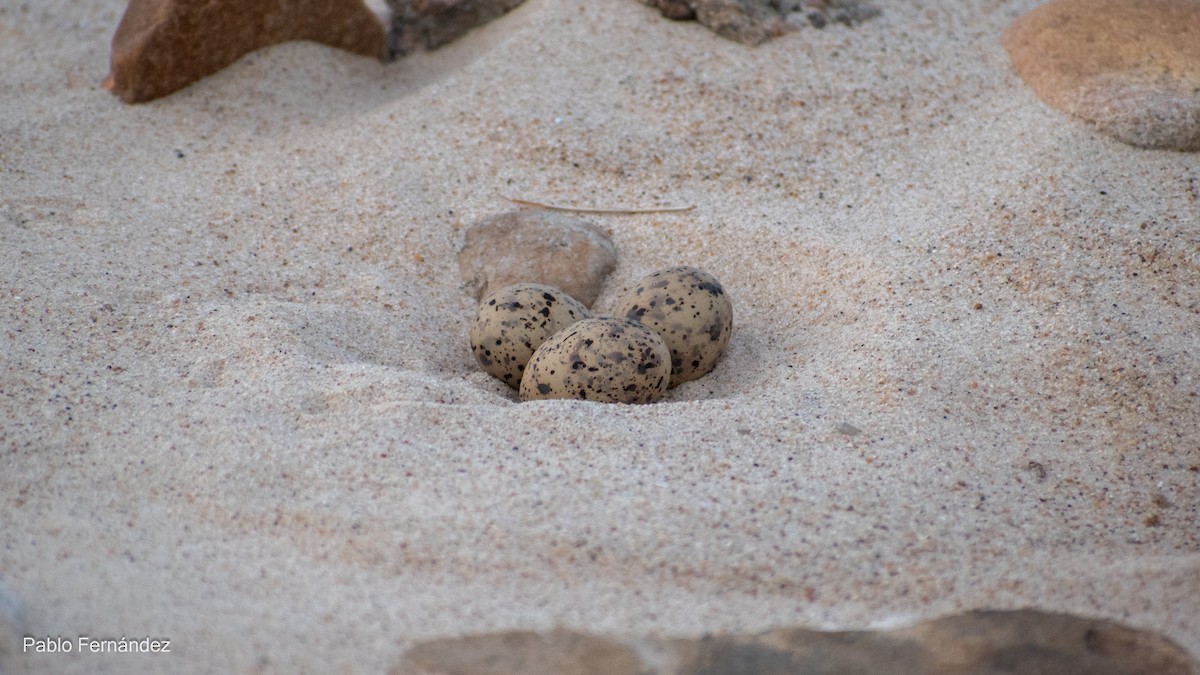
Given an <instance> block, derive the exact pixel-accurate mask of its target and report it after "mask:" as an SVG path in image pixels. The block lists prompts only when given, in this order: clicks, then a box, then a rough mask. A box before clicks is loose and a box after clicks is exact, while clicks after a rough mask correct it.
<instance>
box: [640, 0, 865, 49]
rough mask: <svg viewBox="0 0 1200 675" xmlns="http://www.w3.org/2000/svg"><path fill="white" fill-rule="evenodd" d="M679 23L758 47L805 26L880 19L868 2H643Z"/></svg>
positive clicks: (746, 0)
mask: <svg viewBox="0 0 1200 675" xmlns="http://www.w3.org/2000/svg"><path fill="white" fill-rule="evenodd" d="M641 2H642V4H645V5H650V6H651V7H655V8H657V9H658V11H659V12H661V13H662V15H663V16H665V17H667V18H668V19H675V20H677V21H686V20H690V19H695V20H696V21H699V22H700V23H701V24H702V25H704V26H705V27H706V28H708V29H709V30H711V31H713V32H714V33H716V34H717V35H720V36H721V37H723V38H727V39H730V40H733V41H735V42H741V43H743V44H750V45H756V44H759V43H761V42H765V41H766V40H768V39H770V38H773V37H778V36H780V35H783V34H784V33H786V32H787V31H788V30H791V29H795V28H797V27H799V26H801V25H804V24H810V25H812V26H815V27H817V28H824V27H825V26H827V25H829V24H831V23H842V24H845V25H848V26H853V25H855V24H858V23H861V22H863V21H866V20H867V19H870V18H872V17H875V16H878V15H879V10H878V9H876V8H875V7H872V6H871V5H870V4H868V3H867V2H865V1H864V0H641Z"/></svg>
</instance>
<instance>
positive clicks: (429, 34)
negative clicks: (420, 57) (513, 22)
mask: <svg viewBox="0 0 1200 675" xmlns="http://www.w3.org/2000/svg"><path fill="white" fill-rule="evenodd" d="M522 2H524V0H387V4H388V7H390V8H391V10H392V31H391V34H390V35H389V36H388V52H389V53H390V54H391V55H392V56H402V55H404V54H408V53H410V52H413V51H417V50H419V49H436V48H437V47H440V46H442V45H444V44H446V43H448V42H450V41H451V40H455V39H457V38H458V37H460V36H462V35H463V34H464V33H466V32H467V31H469V30H471V29H472V28H475V27H477V26H482V25H483V24H485V23H487V22H489V21H491V20H492V19H495V18H496V17H498V16H500V15H502V14H504V13H506V12H508V11H509V10H510V9H512V8H514V7H516V6H517V5H519V4H521V3H522Z"/></svg>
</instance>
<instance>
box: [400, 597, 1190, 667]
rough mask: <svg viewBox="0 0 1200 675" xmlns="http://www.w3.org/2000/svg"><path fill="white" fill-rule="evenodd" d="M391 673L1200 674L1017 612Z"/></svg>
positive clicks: (557, 639) (508, 639)
mask: <svg viewBox="0 0 1200 675" xmlns="http://www.w3.org/2000/svg"><path fill="white" fill-rule="evenodd" d="M651 661H652V662H651ZM391 673H392V675H401V674H403V675H450V674H451V673H453V674H454V675H517V674H520V675H642V674H644V673H655V675H700V674H701V673H704V674H706V675H740V674H742V673H764V674H766V673H902V674H903V675H946V674H947V673H953V675H997V674H998V673H1007V674H1008V675H1045V674H1046V673H1088V674H1089V675H1200V664H1198V663H1197V662H1196V660H1195V659H1193V658H1192V657H1191V656H1190V655H1189V654H1188V653H1187V652H1186V651H1184V650H1183V648H1181V647H1180V646H1178V645H1176V644H1175V643H1173V642H1171V641H1170V640H1168V639H1166V638H1164V637H1162V636H1161V635H1159V634H1157V633H1153V632H1150V631H1144V630H1137V629H1134V628H1128V627H1125V626H1122V625H1120V624H1116V623H1113V622H1110V621H1103V620H1099V619H1088V618H1085V617H1079V616H1072V615H1069V614H1053V613H1049V612H1040V611H1036V610H1019V611H1011V612H992V611H979V612H970V613H967V614H961V615H958V616H950V617H946V618H942V619H938V620H935V621H929V622H926V623H921V624H917V625H916V626H913V627H911V628H900V629H896V630H890V631H860V632H837V633H835V632H821V631H814V630H806V629H803V628H791V629H781V630H775V631H771V632H769V633H762V634H758V635H710V636H705V637H703V638H700V639H676V640H668V639H662V638H653V637H647V638H640V639H635V640H619V639H615V638H607V637H603V636H598V635H589V634H586V633H578V632H573V631H567V630H555V631H551V632H548V633H533V632H510V633H493V634H485V635H471V636H467V637H462V638H452V639H447V640H435V641H432V642H426V643H424V644H420V645H417V646H416V647H413V648H412V649H410V650H409V651H408V653H407V654H406V655H405V658H404V661H403V662H401V663H400V664H397V666H396V667H394V668H393V669H392V670H391Z"/></svg>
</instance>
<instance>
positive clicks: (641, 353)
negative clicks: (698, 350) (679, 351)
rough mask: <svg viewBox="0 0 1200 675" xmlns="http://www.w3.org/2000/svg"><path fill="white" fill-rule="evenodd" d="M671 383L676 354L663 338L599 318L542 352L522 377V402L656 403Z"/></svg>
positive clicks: (619, 321)
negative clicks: (565, 400)
mask: <svg viewBox="0 0 1200 675" xmlns="http://www.w3.org/2000/svg"><path fill="white" fill-rule="evenodd" d="M670 379H671V352H670V350H668V349H667V345H666V344H664V343H663V341H662V338H661V337H659V336H658V333H655V332H654V331H652V330H650V329H649V328H647V327H645V326H643V325H642V324H640V323H637V322H634V321H629V320H628V319H620V318H616V317H611V316H610V317H597V318H594V319H584V320H583V321H580V322H578V323H574V324H572V325H571V326H570V327H568V328H565V329H563V330H561V331H559V332H558V333H556V334H555V335H553V336H552V337H551V338H550V339H549V340H546V341H545V342H544V343H542V346H541V347H538V349H537V351H536V352H534V353H533V358H531V359H530V360H529V365H527V366H526V367H525V375H524V376H523V377H522V378H521V400H522V401H536V400H541V399H556V398H557V399H561V398H569V399H580V400H584V401H600V402H602V403H654V402H655V401H657V400H658V399H660V398H662V395H663V394H664V393H666V391H667V383H668V381H669V380H670Z"/></svg>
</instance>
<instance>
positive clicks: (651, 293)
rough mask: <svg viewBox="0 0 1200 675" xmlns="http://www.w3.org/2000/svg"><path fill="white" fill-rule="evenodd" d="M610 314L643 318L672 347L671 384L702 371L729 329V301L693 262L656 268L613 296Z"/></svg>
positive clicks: (713, 361)
mask: <svg viewBox="0 0 1200 675" xmlns="http://www.w3.org/2000/svg"><path fill="white" fill-rule="evenodd" d="M613 314H616V315H617V316H623V317H625V318H626V319H629V320H631V321H637V322H639V323H642V324H645V325H646V326H647V327H648V328H650V329H651V330H653V331H654V332H656V333H658V334H659V335H660V336H662V339H663V342H665V343H666V344H667V348H668V349H670V350H671V386H672V387H674V386H677V385H680V384H683V383H684V382H690V381H692V380H694V379H696V378H698V377H702V376H704V375H707V374H708V373H709V372H710V371H711V370H712V369H713V368H715V367H716V365H717V361H719V360H720V358H721V355H722V354H724V353H725V347H726V345H728V344H729V336H730V334H731V333H732V332H733V304H732V303H731V302H730V301H729V295H728V294H727V293H726V292H725V289H724V288H723V287H722V286H721V282H720V281H717V278H716V277H714V276H713V275H711V274H709V273H708V272H705V271H704V270H701V269H697V268H695V267H672V268H670V269H666V270H662V271H659V272H655V273H654V274H651V275H649V276H647V277H645V278H643V279H642V280H641V281H639V282H637V284H636V285H635V286H634V287H633V288H631V289H629V292H627V293H626V294H625V295H623V296H621V298H620V299H618V300H617V304H616V307H615V309H614V310H613Z"/></svg>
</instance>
